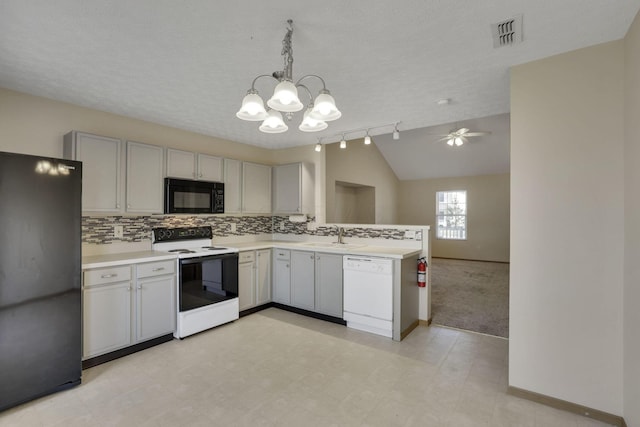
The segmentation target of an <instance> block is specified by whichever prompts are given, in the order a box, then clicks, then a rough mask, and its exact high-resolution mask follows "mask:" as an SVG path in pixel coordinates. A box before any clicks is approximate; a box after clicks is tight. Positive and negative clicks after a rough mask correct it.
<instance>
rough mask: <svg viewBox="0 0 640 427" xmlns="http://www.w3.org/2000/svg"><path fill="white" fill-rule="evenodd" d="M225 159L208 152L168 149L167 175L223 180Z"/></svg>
mask: <svg viewBox="0 0 640 427" xmlns="http://www.w3.org/2000/svg"><path fill="white" fill-rule="evenodd" d="M222 172H223V159H222V158H221V157H216V156H210V155H208V154H200V153H192V152H190V151H182V150H174V149H173V148H169V149H167V176H169V177H172V178H183V179H197V180H202V181H213V182H223V181H224V179H223V173H222Z"/></svg>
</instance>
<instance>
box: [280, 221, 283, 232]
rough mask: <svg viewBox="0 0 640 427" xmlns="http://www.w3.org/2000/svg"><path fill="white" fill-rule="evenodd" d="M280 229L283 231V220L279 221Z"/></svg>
mask: <svg viewBox="0 0 640 427" xmlns="http://www.w3.org/2000/svg"><path fill="white" fill-rule="evenodd" d="M280 231H284V221H280Z"/></svg>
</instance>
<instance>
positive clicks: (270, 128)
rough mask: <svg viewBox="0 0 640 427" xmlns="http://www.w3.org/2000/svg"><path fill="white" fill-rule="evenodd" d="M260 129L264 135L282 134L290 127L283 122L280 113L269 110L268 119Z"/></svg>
mask: <svg viewBox="0 0 640 427" xmlns="http://www.w3.org/2000/svg"><path fill="white" fill-rule="evenodd" d="M258 129H260V131H261V132H264V133H282V132H286V131H287V129H289V127H288V126H287V125H286V124H285V122H284V120H282V114H280V112H279V111H276V110H269V112H268V113H267V118H266V119H265V120H264V122H262V124H261V125H260V127H259V128H258Z"/></svg>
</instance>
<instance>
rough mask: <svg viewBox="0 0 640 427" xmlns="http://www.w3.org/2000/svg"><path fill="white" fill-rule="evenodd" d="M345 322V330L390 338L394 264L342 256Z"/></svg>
mask: <svg viewBox="0 0 640 427" xmlns="http://www.w3.org/2000/svg"><path fill="white" fill-rule="evenodd" d="M342 263H343V274H344V301H343V306H344V320H345V321H346V322H347V327H349V328H354V329H359V330H361V331H367V332H371V333H374V334H378V335H383V336H385V337H392V336H393V261H392V260H390V259H385V258H369V257H360V256H353V255H345V256H344V257H343V261H342Z"/></svg>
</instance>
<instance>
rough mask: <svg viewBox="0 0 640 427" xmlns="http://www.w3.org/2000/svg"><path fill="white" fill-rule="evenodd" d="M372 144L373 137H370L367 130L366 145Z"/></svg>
mask: <svg viewBox="0 0 640 427" xmlns="http://www.w3.org/2000/svg"><path fill="white" fill-rule="evenodd" d="M369 144H371V137H370V136H369V130H368V129H367V135H366V136H365V137H364V145H369Z"/></svg>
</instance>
